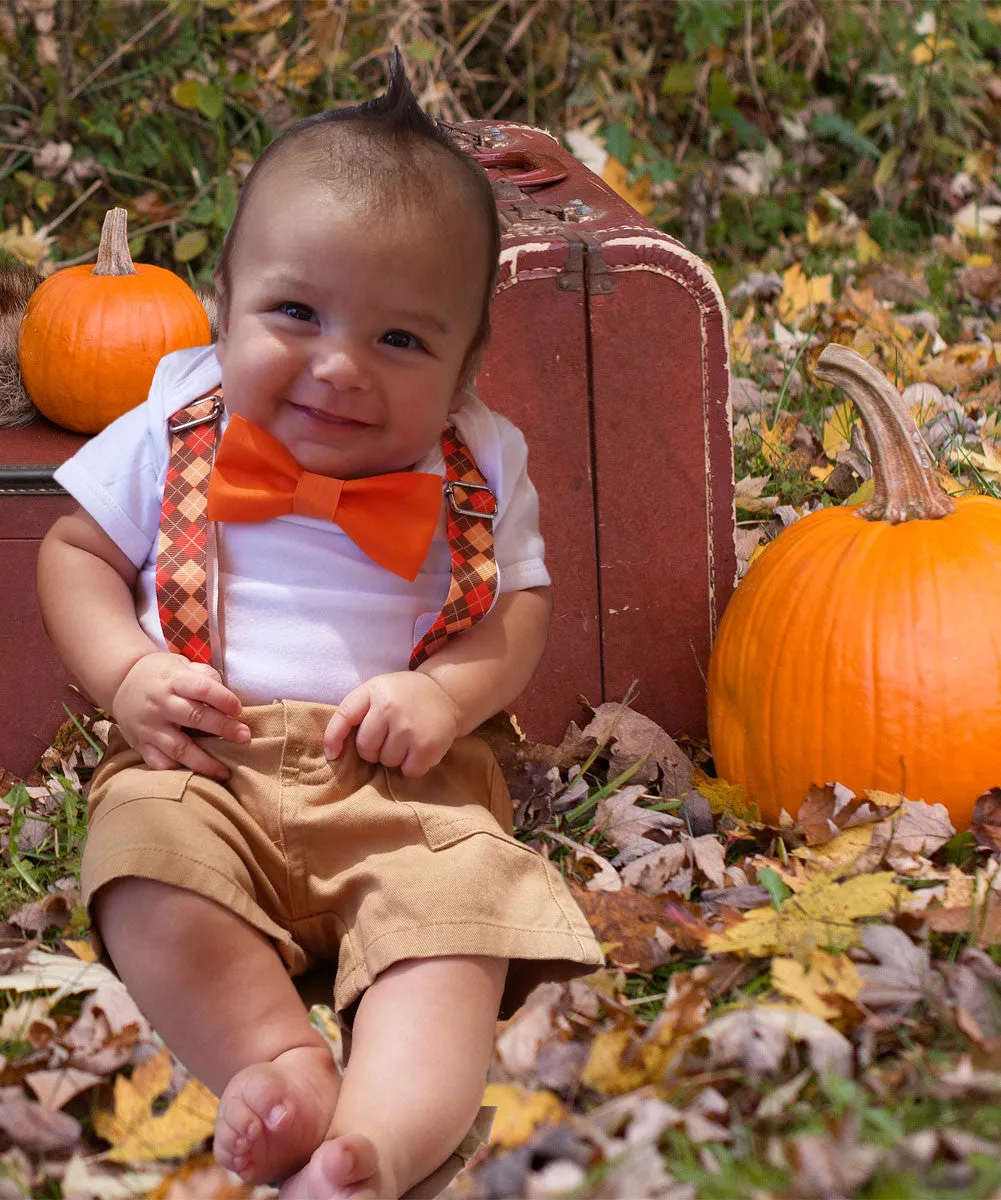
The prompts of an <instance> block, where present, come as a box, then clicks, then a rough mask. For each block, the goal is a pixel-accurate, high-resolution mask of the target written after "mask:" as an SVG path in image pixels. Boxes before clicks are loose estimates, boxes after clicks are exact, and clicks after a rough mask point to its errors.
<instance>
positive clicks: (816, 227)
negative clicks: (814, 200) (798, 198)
mask: <svg viewBox="0 0 1001 1200" xmlns="http://www.w3.org/2000/svg"><path fill="white" fill-rule="evenodd" d="M826 228H827V227H826V226H825V224H824V219H823V217H821V216H820V215H819V214H818V213H817V210H816V209H814V208H811V209H810V211H809V212H808V213H807V214H806V240H807V241H808V242H809V243H810V245H811V246H813V245H816V243H817V242H819V241H820V239H821V238H822V237H823V236H824V230H825V229H826Z"/></svg>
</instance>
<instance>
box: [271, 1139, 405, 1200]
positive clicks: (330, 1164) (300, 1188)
mask: <svg viewBox="0 0 1001 1200" xmlns="http://www.w3.org/2000/svg"><path fill="white" fill-rule="evenodd" d="M398 1194H399V1193H398V1192H397V1190H396V1183H395V1180H393V1178H392V1176H391V1175H390V1174H389V1172H388V1171H387V1170H386V1169H385V1168H384V1167H382V1168H380V1165H379V1156H378V1153H377V1151H376V1148H375V1146H374V1145H373V1143H372V1142H371V1141H370V1140H369V1139H368V1138H367V1137H365V1136H364V1135H363V1134H360V1133H346V1134H344V1135H343V1136H341V1137H337V1138H331V1140H330V1141H329V1142H324V1143H323V1145H322V1146H318V1147H317V1148H316V1150H315V1151H314V1153H313V1157H312V1158H311V1159H310V1160H309V1162H308V1163H307V1164H306V1165H305V1166H304V1167H303V1169H302V1170H301V1171H299V1172H297V1173H296V1174H295V1175H293V1176H292V1177H291V1178H290V1179H286V1180H285V1183H284V1185H283V1187H282V1190H281V1191H280V1192H279V1193H278V1196H279V1200H393V1198H394V1197H395V1196H397V1195H398Z"/></svg>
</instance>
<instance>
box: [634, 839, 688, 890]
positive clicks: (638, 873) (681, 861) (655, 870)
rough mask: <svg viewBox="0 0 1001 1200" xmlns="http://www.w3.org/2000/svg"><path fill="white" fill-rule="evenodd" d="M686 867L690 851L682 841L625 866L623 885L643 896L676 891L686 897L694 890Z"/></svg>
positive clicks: (670, 844) (672, 843)
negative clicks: (636, 890) (640, 892)
mask: <svg viewBox="0 0 1001 1200" xmlns="http://www.w3.org/2000/svg"><path fill="white" fill-rule="evenodd" d="M687 864H688V849H687V847H686V846H685V845H684V844H683V843H682V842H680V841H677V842H669V843H668V844H667V845H666V846H661V847H660V848H659V849H658V850H655V851H654V852H653V853H652V854H646V855H644V856H643V857H642V858H637V859H634V860H633V861H632V862H631V863H629V864H628V865H627V866H624V867H623V868H622V871H621V875H622V882H623V883H624V884H627V885H628V886H630V887H635V888H638V889H639V890H640V891H643V892H650V893H658V892H667V891H673V892H676V893H677V894H678V895H682V896H687V894H688V892H689V891H690V890H691V886H692V872H691V870H686V867H687Z"/></svg>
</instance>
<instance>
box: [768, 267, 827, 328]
mask: <svg viewBox="0 0 1001 1200" xmlns="http://www.w3.org/2000/svg"><path fill="white" fill-rule="evenodd" d="M831 280H832V276H831V275H818V276H816V277H815V278H813V279H811V278H809V277H808V276H807V275H805V274H804V272H803V267H802V265H801V264H800V263H798V262H796V263H793V264H792V266H791V267H788V268H787V269H786V270H785V271H784V272H783V275H782V295H781V296H779V300H778V314H779V320H780V321H782V322H783V324H786V325H788V324H789V323H790V322H791V321H795V320H796V319H797V318H799V317H801V316H804V315H811V314H812V313H813V312H814V311H815V310H816V309H817V307H818V306H820V305H822V304H830V302H831V298H832V297H831Z"/></svg>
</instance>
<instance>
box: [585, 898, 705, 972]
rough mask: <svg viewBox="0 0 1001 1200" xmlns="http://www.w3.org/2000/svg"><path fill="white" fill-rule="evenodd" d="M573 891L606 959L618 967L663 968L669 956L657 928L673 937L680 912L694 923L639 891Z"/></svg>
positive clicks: (665, 904)
mask: <svg viewBox="0 0 1001 1200" xmlns="http://www.w3.org/2000/svg"><path fill="white" fill-rule="evenodd" d="M571 887H572V891H573V894H574V899H575V900H576V901H577V903H578V904H579V905H580V907H581V909H582V910H583V912H584V916H585V917H587V920H588V924H589V925H590V926H591V928H592V929H593V930H594V935H595V937H596V938H597V939H598V941H599V942H601V943H602V946H603V948H604V950H605V957H606V958H607V959H608V960H609V962H612V963H614V964H615V965H616V966H618V967H623V968H626V969H630V970H634V971H652V970H653V968H654V967H657V966H661V965H662V964H663V963H664V962H666V961H667V959H668V957H669V956H668V954H667V953H666V952H665V950H663V949H662V948H661V947H659V946H658V945H657V944H656V941H655V940H654V932H655V930H656V929H657V927H658V926H659V927H660V928H662V929H663V930H665V932H667V933H673V931H674V929H675V927H676V926H677V925H678V921H677V919H676V914H677V913H678V912H680V913H681V916H682V917H684V918H685V921H686V922H692V923H694V920H695V919H694V918H692V917H690V916H689V915H688V914H687V913H685V912H683V911H682V910H678V909H677V908H676V906H675V905H672V904H669V903H667V902H665V901H664V900H658V899H655V898H654V897H652V896H647V895H646V894H645V893H643V892H640V891H637V890H636V888H632V887H624V888H622V890H621V891H617V892H588V891H585V890H584V889H583V888H579V887H576V886H573V885H571Z"/></svg>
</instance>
